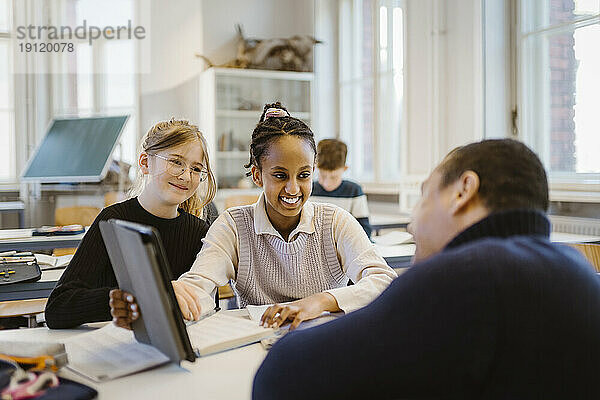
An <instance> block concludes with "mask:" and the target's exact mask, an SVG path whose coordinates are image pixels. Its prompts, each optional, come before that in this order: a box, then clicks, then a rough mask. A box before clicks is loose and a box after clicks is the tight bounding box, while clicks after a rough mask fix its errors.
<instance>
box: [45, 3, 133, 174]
mask: <svg viewBox="0 0 600 400" xmlns="http://www.w3.org/2000/svg"><path fill="white" fill-rule="evenodd" d="M76 1H77V0H61V1H57V2H56V3H54V6H53V8H52V11H51V13H52V18H53V20H54V21H55V23H57V24H60V21H61V19H62V18H63V16H64V15H65V14H66V13H67V8H68V7H69V6H71V7H75V3H76ZM133 4H134V7H133V13H134V15H133V18H132V20H136V19H137V17H138V16H139V14H140V10H139V7H140V4H139V2H137V1H134V2H133ZM75 11H76V10H71V12H73V13H75ZM129 40H130V41H131V43H132V46H133V54H134V56H133V63H134V65H133V72H132V75H133V105H132V106H130V107H127V106H118V107H117V106H114V107H109V106H108V101H107V96H106V91H107V90H106V88H107V82H108V79H107V77H108V74H106V73H105V72H104V55H105V49H106V47H107V45H108V43H109V41H108V40H106V39H104V38H98V39H96V40H95V41H94V46H91V53H90V58H91V60H90V69H91V73H90V74H89V75H90V76H91V79H90V80H91V86H90V91H91V99H90V107H89V109H88V108H80V107H79V104H78V103H77V100H78V99H77V98H75V104H77V106H76V107H75V108H73V107H72V106H70V104H69V103H70V101H69V99H67V98H66V95H65V87H66V85H75V86H76V85H77V77H78V74H77V73H73V74H61V73H58V72H59V71H62V70H63V68H64V59H63V58H60V56H61V54H59V53H56V54H54V55H53V58H52V60H51V68H53V69H54V71H55V72H56V73H54V74H52V78H51V80H52V98H53V101H52V103H53V104H52V110H53V114H54V115H56V116H61V117H72V116H79V117H88V116H97V115H108V116H110V115H123V114H128V115H129V119H128V120H127V125H126V128H127V127H130V128H131V129H133V131H134V134H135V143H134V144H133V150H134V155H133V159H132V160H129V161H131V164H132V165H131V167H132V168H131V171H133V170H135V167H136V161H137V160H135V157H136V155H137V154H136V153H137V146H138V143H139V140H140V138H141V136H140V118H139V116H140V74H139V73H137V72H135V71H139V69H138V67H139V62H140V60H139V53H140V50H139V45H138V43H137V41H136V40H131V39H127V38H119V39H117V38H113V39H111V40H110V41H111V42H115V41H129ZM70 42H72V43H74V44H75V46H77V45H78V44H85V43H87V39H77V38H73V39H71V40H70ZM130 124H133V126H131V125H130ZM122 140H123V136H121V139H120V141H119V147H118V150H117V153H116V154H118V158H119V159H123V154H124V149H123V146H122ZM129 147H130V146H128V148H129Z"/></svg>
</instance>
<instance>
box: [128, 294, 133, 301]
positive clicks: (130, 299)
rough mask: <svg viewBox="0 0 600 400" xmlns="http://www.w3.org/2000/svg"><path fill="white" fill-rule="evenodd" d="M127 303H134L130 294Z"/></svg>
mask: <svg viewBox="0 0 600 400" xmlns="http://www.w3.org/2000/svg"><path fill="white" fill-rule="evenodd" d="M127 301H128V302H130V303H131V302H132V301H133V296H132V295H130V294H129V295H127Z"/></svg>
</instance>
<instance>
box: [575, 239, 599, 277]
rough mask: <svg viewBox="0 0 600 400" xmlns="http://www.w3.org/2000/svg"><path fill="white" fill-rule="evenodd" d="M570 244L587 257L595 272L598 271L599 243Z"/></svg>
mask: <svg viewBox="0 0 600 400" xmlns="http://www.w3.org/2000/svg"><path fill="white" fill-rule="evenodd" d="M571 246H573V247H575V248H576V249H577V250H579V251H580V252H581V254H583V255H584V256H585V258H587V259H588V261H589V262H590V264H592V266H593V267H594V268H595V269H596V272H600V244H591V243H574V244H572V245H571Z"/></svg>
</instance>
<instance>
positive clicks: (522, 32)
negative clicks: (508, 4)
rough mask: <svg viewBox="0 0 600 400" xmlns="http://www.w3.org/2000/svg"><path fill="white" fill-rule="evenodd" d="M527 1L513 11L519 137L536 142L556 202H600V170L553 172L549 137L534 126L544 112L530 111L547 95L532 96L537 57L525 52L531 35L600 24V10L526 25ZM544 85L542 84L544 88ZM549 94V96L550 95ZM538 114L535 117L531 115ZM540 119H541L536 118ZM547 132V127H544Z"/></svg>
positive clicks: (515, 0)
mask: <svg viewBox="0 0 600 400" xmlns="http://www.w3.org/2000/svg"><path fill="white" fill-rule="evenodd" d="M524 1H527V0H513V2H512V8H513V12H512V13H511V18H512V21H511V33H512V37H513V41H512V42H513V43H512V44H511V45H512V46H511V47H512V53H513V54H512V56H513V59H514V60H515V62H514V65H513V66H512V68H513V69H514V71H515V73H514V75H513V79H514V82H513V85H512V86H513V90H514V91H515V95H514V98H515V104H514V106H515V108H516V110H517V119H516V121H513V125H514V126H515V127H516V128H517V130H518V135H517V137H518V138H519V139H520V140H522V141H523V142H525V143H527V144H528V145H531V144H534V146H532V147H533V149H534V151H536V152H537V153H538V154H539V156H540V158H541V159H542V161H543V162H544V165H545V166H546V170H547V173H548V183H549V186H550V199H551V200H552V201H574V202H598V201H599V200H600V173H583V172H552V171H550V170H549V167H548V166H547V164H546V161H547V159H548V153H549V151H550V143H549V138H547V137H542V135H540V134H537V135H536V134H535V133H534V132H533V129H530V128H529V127H530V126H532V125H539V124H540V123H542V124H543V123H545V122H544V121H539V116H540V115H542V113H541V112H536V113H528V112H527V110H532V109H535V108H539V107H541V108H544V102H543V101H541V102H540V101H536V98H538V99H539V98H544V97H545V96H544V95H543V94H540V93H536V94H535V95H534V96H528V94H530V93H532V92H533V91H532V90H528V89H527V85H528V84H530V83H529V82H528V80H527V77H528V76H530V75H529V74H528V72H529V71H528V68H530V69H531V68H535V66H534V67H531V64H532V59H535V58H536V57H535V56H534V55H531V54H529V53H528V54H525V48H526V46H525V45H524V44H525V41H526V40H528V39H529V38H531V37H547V36H549V35H552V34H560V33H566V32H574V31H575V30H576V29H580V28H584V27H587V26H592V25H597V24H600V13H597V14H594V15H592V16H583V17H576V18H574V19H573V20H571V21H567V22H560V23H555V24H548V25H546V26H542V27H533V28H531V27H528V29H527V30H526V29H525V27H526V26H528V21H526V20H525V16H524V15H523V14H524V12H523V10H524ZM535 61H536V62H538V64H539V62H542V63H544V59H543V57H541V56H538V57H537V59H536V60H535ZM540 68H541V69H543V68H544V66H539V65H538V66H537V69H540ZM543 75H544V74H538V75H536V78H537V79H544V77H543ZM540 86H541V85H538V87H540ZM546 97H547V96H546ZM532 114H535V115H534V116H531V115H532ZM536 118H538V120H536ZM542 131H543V132H546V131H547V130H546V129H543V130H542Z"/></svg>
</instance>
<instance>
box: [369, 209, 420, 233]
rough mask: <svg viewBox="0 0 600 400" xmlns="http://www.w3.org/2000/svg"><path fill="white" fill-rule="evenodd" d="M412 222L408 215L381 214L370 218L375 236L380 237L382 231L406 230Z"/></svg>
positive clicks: (372, 215) (373, 214)
mask: <svg viewBox="0 0 600 400" xmlns="http://www.w3.org/2000/svg"><path fill="white" fill-rule="evenodd" d="M409 222H410V215H408V214H380V213H372V214H371V215H370V216H369V223H370V224H371V228H372V229H373V232H374V233H375V235H379V231H380V230H381V229H397V228H406V227H407V226H408V223H409Z"/></svg>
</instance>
